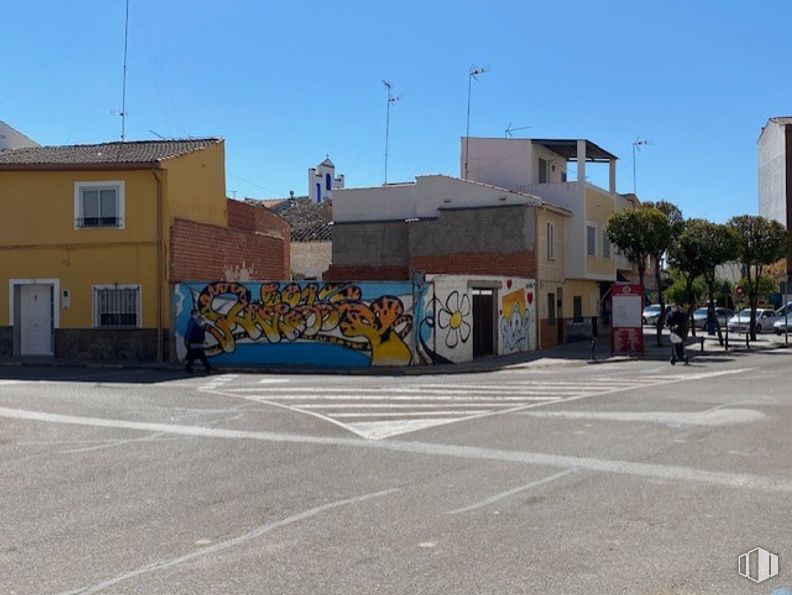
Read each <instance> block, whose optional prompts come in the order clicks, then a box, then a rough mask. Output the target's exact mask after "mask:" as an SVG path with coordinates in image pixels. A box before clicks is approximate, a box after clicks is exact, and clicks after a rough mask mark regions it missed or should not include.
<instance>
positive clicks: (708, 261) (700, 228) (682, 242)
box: [668, 219, 716, 318]
mask: <svg viewBox="0 0 792 595" xmlns="http://www.w3.org/2000/svg"><path fill="white" fill-rule="evenodd" d="M715 236H716V225H715V224H714V223H710V222H709V221H705V220H704V219H690V220H688V221H686V222H685V226H684V229H682V231H680V233H679V235H678V236H677V237H676V238H674V241H673V243H672V244H671V247H670V248H669V250H668V262H669V264H670V265H671V266H672V267H673V268H674V270H675V271H676V272H677V273H678V274H679V275H680V276H681V277H682V279H683V282H684V292H683V302H682V303H683V304H684V305H685V307H686V309H687V316H688V318H690V317H691V316H692V314H693V310H695V309H696V306H697V305H698V299H696V296H695V294H694V292H693V284H694V283H695V281H696V279H703V276H704V275H705V274H707V273H708V272H709V271H710V270H712V274H713V277H714V275H715V272H714V269H715V265H713V264H712V260H713V258H712V254H713V251H714V248H713V246H712V244H713V243H714V238H715ZM702 285H703V282H702ZM713 291H714V290H713ZM699 299H700V297H699Z"/></svg>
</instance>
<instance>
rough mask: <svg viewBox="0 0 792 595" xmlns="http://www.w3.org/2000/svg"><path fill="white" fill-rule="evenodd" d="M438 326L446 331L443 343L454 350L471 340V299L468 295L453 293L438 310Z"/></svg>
mask: <svg viewBox="0 0 792 595" xmlns="http://www.w3.org/2000/svg"><path fill="white" fill-rule="evenodd" d="M437 326H438V327H439V328H441V329H443V330H444V331H445V333H444V335H445V336H444V337H443V341H444V342H445V345H446V347H448V348H449V349H453V348H454V347H456V346H457V345H458V344H459V343H460V342H462V343H467V341H468V339H469V338H470V330H471V328H472V327H471V326H470V297H469V296H468V294H467V293H462V294H460V293H459V291H452V292H451V293H450V294H449V295H448V297H447V298H446V299H445V304H444V305H442V306H440V307H439V308H438V310H437Z"/></svg>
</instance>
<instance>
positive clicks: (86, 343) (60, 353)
mask: <svg viewBox="0 0 792 595" xmlns="http://www.w3.org/2000/svg"><path fill="white" fill-rule="evenodd" d="M164 351H167V342H166V343H165V347H164ZM163 356H164V357H163V359H164V360H166V361H167V359H168V357H167V353H164V354H163ZM55 357H58V358H63V359H84V360H92V361H155V360H156V359H157V330H156V329H147V328H143V329H63V328H61V329H55Z"/></svg>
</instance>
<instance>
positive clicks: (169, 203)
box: [0, 138, 288, 360]
mask: <svg viewBox="0 0 792 595" xmlns="http://www.w3.org/2000/svg"><path fill="white" fill-rule="evenodd" d="M224 160H225V156H224V144H223V141H222V139H218V138H205V139H190V140H173V141H143V142H124V143H104V144H97V145H73V146H65V147H32V148H22V149H13V150H6V151H0V284H1V285H2V286H3V287H5V288H7V291H5V290H4V291H0V356H10V355H13V356H56V357H62V358H91V359H131V358H133V359H151V360H153V359H160V360H161V359H164V358H167V357H168V351H169V349H168V347H169V341H170V339H169V337H170V333H169V332H168V331H169V326H170V295H171V284H172V283H174V282H176V281H180V280H185V279H191V278H204V279H220V278H222V277H223V271H224V270H227V269H229V268H233V266H234V265H235V264H236V265H239V264H241V263H242V262H246V263H247V264H246V266H250V263H251V262H254V261H255V256H254V254H255V251H256V250H261V249H262V248H264V246H260V245H259V246H257V245H256V244H255V242H256V241H257V240H256V238H255V237H254V236H255V235H256V234H255V230H254V229H248V230H246V231H242V230H238V229H235V228H231V227H229V202H228V201H227V199H226V195H225V164H224ZM242 206H244V205H242ZM235 213H236V211H235ZM242 215H243V216H242V217H241V218H244V214H242ZM237 219H240V217H239V213H237ZM252 220H253V219H251V221H252ZM251 226H253V223H251ZM276 235H277V234H276ZM271 236H272V234H270V235H269V236H267V238H269V239H271V240H275V239H276V238H275V237H271ZM286 237H287V238H288V232H286ZM286 241H288V239H287V240H286ZM247 243H250V245H249V246H248V244H247ZM218 245H221V246H220V248H223V247H225V246H227V245H234V246H240V245H242V246H243V248H242V249H241V250H239V251H236V250H235V251H228V250H223V249H220V248H218ZM278 246H279V247H280V253H279V258H280V263H281V265H282V264H283V263H284V262H287V261H288V252H285V253H284V247H283V234H281V238H280V241H278V242H271V245H270V244H268V245H267V246H266V249H269V250H277V249H278ZM245 257H247V260H246V261H245V260H244V259H245ZM287 270H288V269H287ZM272 276H273V277H276V278H280V277H282V276H283V271H282V268H279V269H277V270H273V271H272ZM158 336H159V337H160V338H161V339H160V340H158V339H157V337H158Z"/></svg>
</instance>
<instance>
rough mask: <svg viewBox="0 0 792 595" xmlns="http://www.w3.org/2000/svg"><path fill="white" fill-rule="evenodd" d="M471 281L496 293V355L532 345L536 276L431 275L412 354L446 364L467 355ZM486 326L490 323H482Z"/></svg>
mask: <svg viewBox="0 0 792 595" xmlns="http://www.w3.org/2000/svg"><path fill="white" fill-rule="evenodd" d="M477 283H483V284H484V286H485V287H489V288H492V289H493V291H494V292H495V294H496V295H497V296H498V312H497V314H496V313H494V312H493V316H497V319H495V318H493V321H492V325H495V326H496V328H497V335H498V347H497V353H498V355H506V354H510V353H519V352H521V351H530V350H532V349H535V348H536V303H535V300H534V293H535V290H536V282H535V281H533V280H531V279H522V278H506V277H494V276H492V277H491V276H475V277H474V276H462V275H435V276H433V277H431V279H430V281H429V283H428V286H429V288H428V290H427V291H426V292H424V294H423V302H424V303H423V307H422V310H421V311H420V314H421V316H420V317H418V318H417V319H416V320H417V321H418V322H417V325H418V330H417V338H418V349H417V359H418V360H419V361H420V362H426V363H435V364H446V363H454V362H465V361H470V360H472V359H473V333H474V327H475V325H476V322H475V320H474V317H473V311H472V308H471V304H472V294H471V291H472V288H473V287H475V286H476V284H477ZM488 328H492V327H491V326H488Z"/></svg>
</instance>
